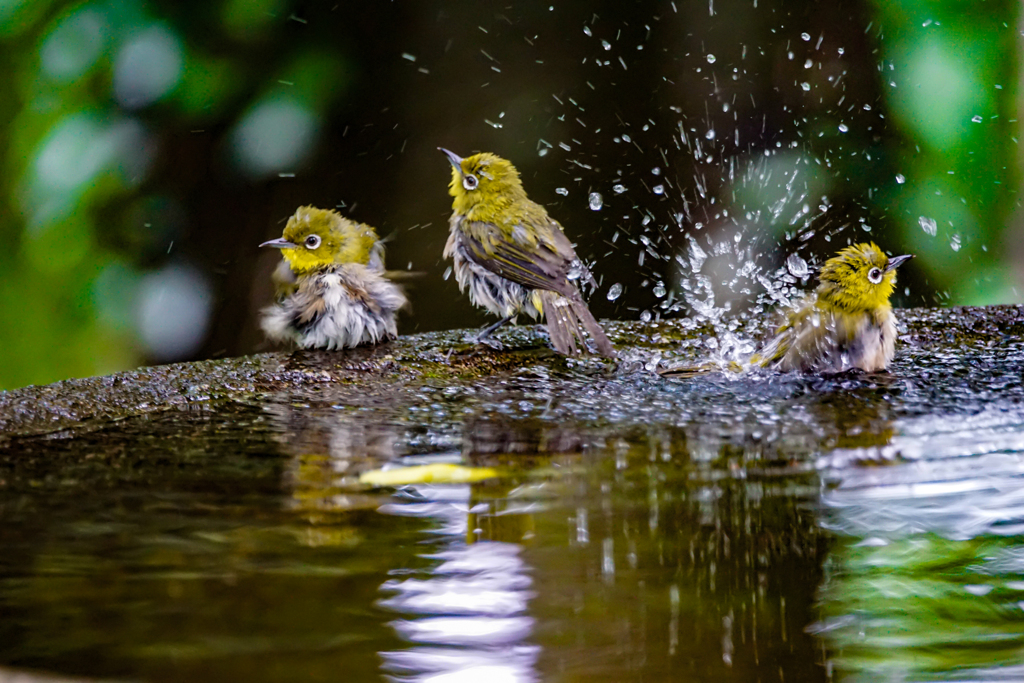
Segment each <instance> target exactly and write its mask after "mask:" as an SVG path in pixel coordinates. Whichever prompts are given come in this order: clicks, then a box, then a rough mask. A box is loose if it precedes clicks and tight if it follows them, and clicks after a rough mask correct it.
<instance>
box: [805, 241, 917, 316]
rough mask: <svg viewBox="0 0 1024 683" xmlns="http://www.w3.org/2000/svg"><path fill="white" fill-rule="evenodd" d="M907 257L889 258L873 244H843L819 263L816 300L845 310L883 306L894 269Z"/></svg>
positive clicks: (888, 294) (851, 310)
mask: <svg viewBox="0 0 1024 683" xmlns="http://www.w3.org/2000/svg"><path fill="white" fill-rule="evenodd" d="M911 258H913V255H912V254H906V255H904V256H893V257H892V258H890V257H888V256H886V255H885V254H884V253H883V252H882V250H881V249H879V248H878V246H877V245H875V244H874V243H867V242H864V243H862V244H854V245H852V246H849V247H846V248H845V249H843V250H841V251H840V252H839V253H838V254H836V256H835V257H833V258H830V259H829V260H828V261H826V262H825V265H824V266H822V268H821V275H820V277H819V279H820V281H821V284H819V285H818V302H819V304H821V305H825V306H829V307H832V308H837V309H839V310H840V311H843V312H846V313H858V312H862V311H874V310H877V309H879V308H885V307H887V306H889V297H891V296H892V292H893V289H895V287H896V268H898V267H899V266H900V264H902V263H904V262H906V261H908V260H909V259H911Z"/></svg>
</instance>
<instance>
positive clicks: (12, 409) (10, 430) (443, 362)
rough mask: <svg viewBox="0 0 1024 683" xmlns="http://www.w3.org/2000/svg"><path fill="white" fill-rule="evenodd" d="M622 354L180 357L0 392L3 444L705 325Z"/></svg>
mask: <svg viewBox="0 0 1024 683" xmlns="http://www.w3.org/2000/svg"><path fill="white" fill-rule="evenodd" d="M899 313H900V319H901V321H902V324H903V326H904V328H905V333H904V334H903V335H902V336H901V340H902V344H901V346H900V347H899V348H898V350H897V359H899V356H900V354H902V353H907V352H908V351H907V349H908V347H909V348H910V349H912V351H911V352H912V353H941V352H949V351H952V350H955V349H956V348H957V347H958V346H960V345H961V344H963V343H965V342H966V341H968V340H969V341H971V342H972V343H975V344H976V343H983V344H986V343H987V344H990V345H991V344H1000V343H1006V342H1009V341H1013V342H1018V341H1020V340H1024V306H987V307H958V308H914V309H904V310H902V311H900V312H899ZM604 324H605V327H606V329H607V331H608V336H609V337H610V338H611V340H612V342H613V343H614V344H615V345H616V347H617V348H618V349H619V351H620V355H621V360H620V362H619V363H610V362H607V361H602V360H599V359H587V360H582V361H578V360H570V359H565V358H562V357H560V356H557V355H556V354H554V353H553V352H552V351H550V350H549V349H548V348H547V347H546V346H545V345H544V339H543V338H542V337H541V336H539V335H538V334H537V332H536V329H535V328H534V327H533V326H524V327H516V328H510V329H509V330H508V331H507V332H504V333H502V334H500V335H498V338H499V339H500V340H501V341H502V342H503V343H504V346H505V348H504V350H494V349H490V348H487V347H483V346H479V345H476V344H473V343H471V342H470V341H469V340H470V337H471V335H472V334H473V333H474V331H473V330H451V331H447V332H435V333H426V334H415V335H407V336H403V337H401V338H399V339H398V340H396V341H394V342H392V343H389V344H384V345H381V346H378V347H374V348H360V349H355V350H351V351H344V352H326V351H297V352H294V353H287V352H280V353H264V354H258V355H254V356H247V357H243V358H229V359H223V360H212V361H198V362H194V363H177V364H173V365H163V366H156V367H148V368H141V369H139V370H135V371H130V372H121V373H117V374H114V375H108V376H104V377H89V378H85V379H70V380H64V381H62V382H56V383H54V384H50V385H46V386H30V387H25V388H22V389H16V390H13V391H6V392H0V445H2V443H3V442H4V441H7V440H10V439H11V438H13V437H19V436H30V435H42V434H52V435H54V436H66V435H67V434H66V431H67V430H75V431H77V430H82V429H86V430H87V429H89V428H90V427H92V426H101V425H103V424H107V423H109V422H111V421H115V420H119V419H122V418H126V417H130V416H134V415H140V414H144V413H148V412H154V411H159V410H166V409H169V408H175V407H178V408H180V407H187V406H190V405H202V404H204V403H208V402H211V401H216V400H225V399H226V400H248V399H254V398H255V399H258V398H259V397H260V396H263V395H268V394H273V393H277V392H281V391H290V392H296V391H298V392H301V391H303V390H305V389H310V388H315V387H316V386H318V385H323V384H324V383H343V384H353V383H359V384H360V385H365V386H366V387H367V390H372V389H373V387H375V386H380V385H382V384H385V385H393V384H395V383H410V382H413V383H414V382H416V381H417V380H426V379H430V380H433V381H438V380H441V381H444V380H445V379H449V380H451V381H453V382H464V381H467V380H469V381H473V380H477V379H483V378H486V377H489V376H492V375H496V374H505V373H508V372H512V371H515V370H516V369H518V368H522V367H524V366H528V365H536V364H538V363H544V364H549V365H552V366H559V367H560V368H562V369H569V370H571V369H572V368H573V367H580V366H586V367H587V369H588V371H596V372H607V373H614V372H635V371H642V368H643V367H644V366H645V365H650V360H651V359H654V358H656V357H657V356H656V354H657V355H660V356H661V357H663V358H666V359H668V358H673V359H696V358H697V357H698V356H699V354H700V351H699V349H700V348H701V347H702V346H703V345H702V343H701V340H702V338H703V337H705V336H708V335H712V334H714V331H713V330H712V328H711V327H710V326H709V325H703V326H702V325H694V324H693V323H692V322H691V321H689V320H668V321H660V322H649V323H643V322H639V321H635V322H605V323H604Z"/></svg>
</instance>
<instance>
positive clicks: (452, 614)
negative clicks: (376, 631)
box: [378, 486, 539, 683]
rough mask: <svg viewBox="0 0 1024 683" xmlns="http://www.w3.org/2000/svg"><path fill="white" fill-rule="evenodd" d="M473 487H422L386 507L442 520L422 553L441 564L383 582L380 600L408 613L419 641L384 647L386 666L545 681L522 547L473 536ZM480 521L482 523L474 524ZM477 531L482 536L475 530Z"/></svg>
mask: <svg viewBox="0 0 1024 683" xmlns="http://www.w3.org/2000/svg"><path fill="white" fill-rule="evenodd" d="M470 494H471V487H469V486H416V487H409V488H407V489H405V490H404V491H403V492H402V495H403V496H404V497H405V498H407V499H408V501H407V502H405V501H403V502H395V503H391V504H388V505H385V506H383V507H382V508H381V509H380V511H381V512H382V513H384V514H392V515H402V516H416V517H426V518H430V519H432V520H434V521H435V522H437V526H436V527H435V528H434V529H432V530H430V533H431V535H432V536H433V538H432V539H431V540H430V542H429V545H428V546H427V547H428V551H427V552H425V553H423V554H422V555H421V556H422V557H424V558H427V559H430V560H435V561H436V563H435V564H434V565H433V566H431V567H430V568H429V569H426V570H424V571H423V572H422V573H421V574H420V575H413V576H409V575H407V574H406V575H403V578H401V579H397V578H396V579H390V580H388V581H386V582H385V583H384V584H383V585H382V586H381V592H382V593H384V594H385V595H386V597H384V598H382V599H381V600H380V601H379V602H378V605H379V606H380V607H382V608H384V609H387V610H389V611H392V612H395V613H397V614H400V615H402V618H400V619H396V620H395V621H393V622H391V626H392V628H394V629H395V632H396V633H397V634H398V636H399V637H400V638H402V640H405V641H407V642H409V643H412V644H413V645H414V646H413V647H411V648H409V649H406V650H396V651H392V652H382V653H381V657H382V658H383V660H384V664H383V668H384V670H385V671H386V672H387V673H388V674H390V677H391V679H392V680H396V681H420V682H424V683H425V682H427V681H429V682H430V683H442V682H443V683H455V682H462V681H466V682H469V681H473V682H476V681H489V682H492V681H493V682H504V681H508V682H509V683H527V682H530V681H537V680H539V676H538V675H537V674H536V671H535V666H536V661H537V656H538V653H539V647H537V646H536V645H533V644H532V643H529V642H528V638H529V637H530V636H531V634H532V633H533V629H534V619H533V617H532V616H530V615H529V614H528V608H529V601H530V599H531V598H533V596H534V592H533V590H532V588H533V579H532V577H531V576H530V574H529V567H528V565H527V564H526V563H525V562H524V561H523V559H522V557H521V551H522V546H520V545H519V544H518V543H504V542H495V541H488V540H479V541H476V542H473V543H468V542H467V536H468V532H469V523H468V519H469V516H470V508H471V507H472V510H473V512H474V513H475V515H479V514H481V512H480V509H481V508H484V507H488V504H486V503H484V504H480V503H478V504H475V505H471V504H470ZM475 526H476V525H475V524H474V527H475ZM474 537H475V535H474Z"/></svg>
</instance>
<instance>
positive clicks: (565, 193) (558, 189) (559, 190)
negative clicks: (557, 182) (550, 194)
mask: <svg viewBox="0 0 1024 683" xmlns="http://www.w3.org/2000/svg"><path fill="white" fill-rule="evenodd" d="M555 194H560V195H562V196H563V197H568V196H569V190H567V189H565V188H564V187H556V188H555Z"/></svg>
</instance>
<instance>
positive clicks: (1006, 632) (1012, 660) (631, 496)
mask: <svg viewBox="0 0 1024 683" xmlns="http://www.w3.org/2000/svg"><path fill="white" fill-rule="evenodd" d="M953 322H955V321H953ZM942 324H945V323H942ZM942 324H940V322H936V321H933V322H932V323H931V327H930V328H929V329H930V331H931V332H934V334H932V336H921V335H917V336H915V335H914V334H911V335H909V336H908V337H907V338H906V339H905V340H904V345H903V347H902V348H901V352H900V354H899V357H898V361H897V363H896V365H895V367H894V368H893V370H892V372H891V373H890V374H888V375H880V376H864V375H848V376H839V377H829V378H822V377H812V378H799V377H791V376H790V377H787V376H780V375H770V374H758V375H748V376H743V377H735V376H731V375H726V374H710V375H704V376H698V377H693V378H687V379H663V378H660V377H658V376H656V375H653V374H651V373H649V372H647V371H645V370H643V367H642V363H634V364H624V366H623V367H621V368H620V369H619V370H617V371H612V370H610V369H609V368H607V367H605V366H603V365H602V364H601V363H600V362H597V361H592V362H582V363H577V362H566V361H564V360H561V359H552V358H550V357H548V356H545V355H538V357H537V359H536V361H535V362H529V363H526V364H525V365H522V366H520V367H516V368H513V369H509V370H508V371H505V372H498V373H496V374H493V375H490V376H487V377H481V378H475V379H474V378H467V379H461V380H452V379H451V378H444V379H442V378H434V379H431V378H430V377H426V376H424V377H420V378H418V379H416V380H407V379H401V378H400V379H396V380H395V381H394V382H393V383H390V384H385V385H383V386H376V387H375V388H373V389H372V390H370V389H368V388H367V387H365V386H361V385H360V384H358V383H354V384H334V385H328V386H324V387H318V388H317V390H316V391H310V390H307V389H304V388H296V389H295V390H294V391H279V392H275V393H269V394H264V395H259V396H255V397H252V398H249V399H245V400H237V401H232V400H218V401H212V402H210V403H208V404H205V405H204V406H203V407H202V408H198V409H197V408H195V407H193V408H190V409H187V410H186V409H176V410H167V411H163V412H157V413H153V414H150V415H148V416H138V417H132V418H128V419H124V420H119V421H112V422H108V423H104V424H100V425H93V428H92V429H91V430H90V431H87V432H64V433H61V434H60V435H58V436H56V437H49V438H48V437H25V438H20V439H17V440H14V441H11V442H9V443H8V444H7V445H6V447H5V448H4V450H3V451H2V452H0V519H2V524H0V547H2V548H3V553H0V614H2V619H0V665H2V666H4V667H9V668H16V669H31V670H42V671H49V672H58V673H61V674H68V675H78V676H86V677H102V678H125V679H135V680H152V681H179V680H189V681H204V680H209V681H221V680H243V679H244V680H250V681H280V680H381V679H382V678H386V679H389V680H399V681H478V680H488V681H534V680H536V681H540V680H545V681H548V680H553V681H574V680H580V681H582V680H587V681H595V680H596V681H603V680H604V681H623V680H636V681H641V680H643V681H660V680H666V681H667V680H679V679H683V680H687V679H693V680H723V681H729V680H735V681H827V680H851V681H853V680H858V681H859V680H865V681H871V680H1013V679H1015V678H1019V677H1020V676H1021V675H1024V670H1022V669H1021V662H1022V661H1024V657H1022V656H1024V649H1022V647H1024V547H1022V546H1021V544H1020V542H1019V539H1020V537H1021V533H1022V531H1024V486H1022V484H1024V480H1022V472H1024V407H1022V399H1024V391H1022V389H1021V370H1020V368H1021V367H1022V361H1024V345H1021V344H1020V343H1019V342H1018V341H1017V338H1015V337H1014V336H1011V335H1007V334H1001V333H998V332H996V333H991V332H985V333H982V332H979V333H977V334H975V335H974V336H970V335H968V336H964V335H962V334H961V335H959V336H957V337H956V344H955V345H954V344H950V343H949V342H948V340H947V339H946V337H945V336H944V335H945V332H944V331H943V330H944V329H945V328H943V327H942ZM950 324H952V323H950ZM641 351H643V350H638V351H637V355H638V357H640V356H642V353H641ZM643 353H649V351H643ZM429 464H457V465H464V466H467V467H473V468H489V469H490V470H492V473H491V474H492V476H489V477H488V478H486V479H484V480H482V481H475V482H473V483H446V482H444V481H434V482H425V483H409V484H406V485H399V486H392V487H373V486H369V485H367V484H363V483H360V476H361V475H362V474H364V473H366V472H373V471H376V470H379V469H381V468H391V469H394V468H401V467H411V466H420V465H429Z"/></svg>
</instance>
